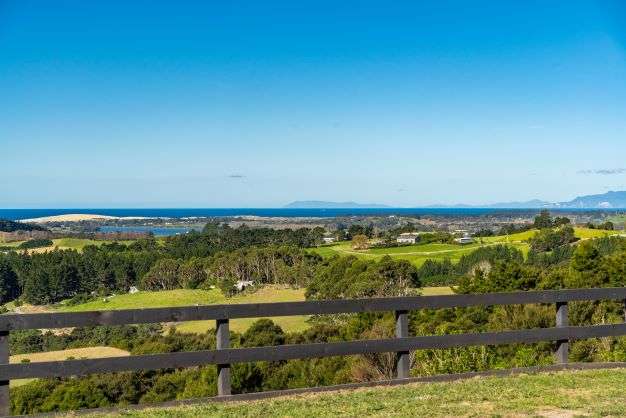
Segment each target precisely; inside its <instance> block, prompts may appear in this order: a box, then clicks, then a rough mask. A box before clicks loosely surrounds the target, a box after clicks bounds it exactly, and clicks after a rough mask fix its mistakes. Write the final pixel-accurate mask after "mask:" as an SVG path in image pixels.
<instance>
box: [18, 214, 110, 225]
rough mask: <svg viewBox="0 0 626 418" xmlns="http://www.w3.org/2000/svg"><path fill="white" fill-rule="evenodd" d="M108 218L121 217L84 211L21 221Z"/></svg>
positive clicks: (73, 220)
mask: <svg viewBox="0 0 626 418" xmlns="http://www.w3.org/2000/svg"><path fill="white" fill-rule="evenodd" d="M107 219H119V218H118V217H117V216H107V215H95V214H84V213H68V214H67V215H54V216H44V217H41V218H33V219H22V220H20V222H31V223H38V224H42V223H48V222H79V221H96V220H107Z"/></svg>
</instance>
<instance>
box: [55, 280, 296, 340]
mask: <svg viewBox="0 0 626 418" xmlns="http://www.w3.org/2000/svg"><path fill="white" fill-rule="evenodd" d="M301 300H304V289H288V288H279V287H272V286H268V287H264V288H262V289H259V290H258V291H256V292H254V293H249V294H244V295H241V296H235V297H232V298H226V297H225V296H224V295H223V294H222V292H221V291H220V290H219V289H212V290H198V289H195V290H191V289H177V290H165V291H160V292H137V293H134V294H121V295H115V296H113V297H110V298H107V301H106V302H105V301H104V299H99V300H97V301H92V302H87V303H83V304H80V305H75V306H60V307H58V308H57V310H59V311H62V312H83V311H97V310H113V309H139V308H163V307H168V306H189V305H211V304H229V303H269V302H290V301H301ZM257 319H258V318H242V319H234V320H232V321H231V324H230V328H231V329H232V330H234V331H237V332H244V331H245V330H246V329H248V327H249V326H250V324H252V323H253V322H254V321H256V320H257ZM307 319H308V316H291V317H276V318H272V320H274V321H275V322H276V323H277V324H278V325H280V326H281V327H282V328H283V330H285V331H287V332H293V331H302V330H304V329H306V328H307V327H308V323H307V322H306V320H307ZM214 326H215V323H214V321H190V322H182V323H180V324H177V325H176V329H178V330H179V331H182V332H195V333H200V332H206V330H207V329H209V328H213V327H214Z"/></svg>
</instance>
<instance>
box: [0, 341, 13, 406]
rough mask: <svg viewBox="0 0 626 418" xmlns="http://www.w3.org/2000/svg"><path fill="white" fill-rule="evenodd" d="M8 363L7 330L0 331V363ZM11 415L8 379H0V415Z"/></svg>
mask: <svg viewBox="0 0 626 418" xmlns="http://www.w3.org/2000/svg"><path fill="white" fill-rule="evenodd" d="M8 363H9V331H0V364H8ZM8 415H11V399H10V398H9V381H8V380H0V416H3V417H4V416H8Z"/></svg>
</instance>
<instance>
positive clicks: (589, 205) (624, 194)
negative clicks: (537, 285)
mask: <svg viewBox="0 0 626 418" xmlns="http://www.w3.org/2000/svg"><path fill="white" fill-rule="evenodd" d="M431 207H446V206H443V205H436V206H431ZM447 207H450V206H447ZM452 207H455V208H497V209H539V208H547V209H558V208H563V209H610V208H619V209H624V208H626V191H618V192H606V193H602V194H593V195H586V196H578V197H576V198H574V199H572V200H570V201H567V202H547V201H545V200H539V199H534V200H528V201H526V202H502V203H490V204H485V205H466V204H458V205H453V206H452Z"/></svg>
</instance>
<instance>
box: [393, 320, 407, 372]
mask: <svg viewBox="0 0 626 418" xmlns="http://www.w3.org/2000/svg"><path fill="white" fill-rule="evenodd" d="M395 314H396V338H407V337H408V336H409V318H408V314H407V311H395ZM409 360H410V359H409V352H408V351H399V352H398V353H397V357H396V378H397V379H406V378H408V377H409V369H410V367H411V366H410V364H409Z"/></svg>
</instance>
